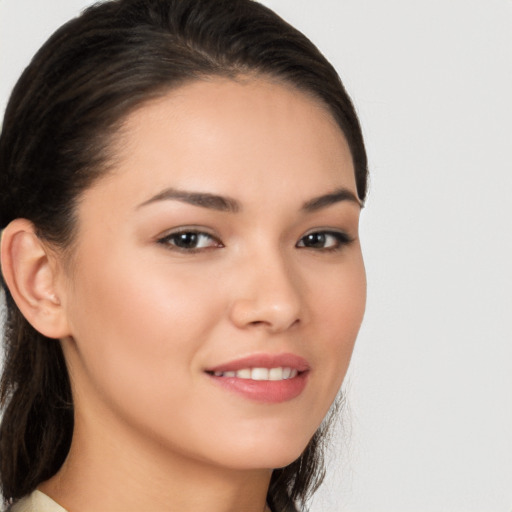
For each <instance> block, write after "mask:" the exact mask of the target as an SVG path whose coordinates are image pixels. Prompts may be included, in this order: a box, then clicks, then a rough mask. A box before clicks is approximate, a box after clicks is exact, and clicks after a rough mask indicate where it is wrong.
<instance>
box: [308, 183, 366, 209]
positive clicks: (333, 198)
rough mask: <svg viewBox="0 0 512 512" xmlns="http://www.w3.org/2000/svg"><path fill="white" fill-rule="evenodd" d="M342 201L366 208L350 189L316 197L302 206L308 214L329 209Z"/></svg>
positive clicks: (342, 189) (340, 189) (341, 189)
mask: <svg viewBox="0 0 512 512" xmlns="http://www.w3.org/2000/svg"><path fill="white" fill-rule="evenodd" d="M341 201H350V202H351V203H355V204H357V205H358V206H359V207H360V208H364V203H363V202H362V201H361V200H360V199H359V198H358V197H357V196H356V195H355V194H354V193H353V192H352V191H351V190H349V189H348V188H339V189H337V190H334V191H333V192H330V193H328V194H324V195H322V196H318V197H314V198H313V199H310V200H309V201H306V202H305V203H304V204H303V205H302V210H304V211H306V212H316V211H317V210H321V209H322V208H327V207H328V206H331V205H333V204H335V203H339V202H341Z"/></svg>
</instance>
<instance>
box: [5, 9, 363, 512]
mask: <svg viewBox="0 0 512 512" xmlns="http://www.w3.org/2000/svg"><path fill="white" fill-rule="evenodd" d="M248 75H249V76H253V75H254V76H263V77H268V78H269V79H274V80H278V81H279V82H281V83H283V84H285V85H289V86H291V87H293V88H295V89H297V90H300V91H303V92H304V93H306V94H308V95H310V96H312V97H314V98H316V99H317V100H319V101H320V102H321V103H323V104H324V105H325V106H326V107H327V109H328V111H329V112H330V113H331V114H332V116H333V118H334V119H335V121H336V122H337V124H338V126H339V127H340V129H341V131H342V132H343V134H344V136H345V138H346V140H347V142H348V145H349V148H350V151H351V155H352V159H353V163H354V169H355V179H356V185H357V192H358V195H359V197H360V199H362V200H364V198H365V195H366V188H367V159H366V153H365V148H364V143H363V138H362V134H361V128H360V125H359V121H358V118H357V115H356V113H355V110H354V107H353V105H352V102H351V100H350V98H349V97H348V95H347V93H346V91H345V89H344V87H343V85H342V82H341V80H340V78H339V76H338V74H337V73H336V71H335V70H334V68H333V67H332V65H331V64H330V63H329V62H328V61H327V60H326V59H325V57H324V56H323V55H322V54H321V53H320V52H319V51H318V49H317V48H316V47H315V46H314V45H313V44H312V43H311V42H310V41H309V40H308V39H307V38H306V37H305V36H304V35H303V34H302V33H300V32H299V31H297V30H296V29H295V28H293V27H292V26H290V25H289V24H288V23H286V22H285V21H283V20H282V19H281V18H280V17H279V16H277V15H276V14H275V13H274V12H272V11H271V10H270V9H268V8H266V7H264V6H262V5H261V4H259V3H257V2H254V1H252V0H109V1H106V2H103V3H99V4H96V5H94V6H92V7H90V8H88V9H86V10H85V11H84V12H83V13H82V14H81V15H80V16H79V17H77V18H75V19H73V20H71V21H69V22H68V23H66V24H65V25H63V26H62V27H61V28H60V29H59V30H57V31H56V32H55V34H54V35H53V36H52V37H51V38H50V39H49V40H48V41H47V42H46V43H45V44H44V46H43V47H42V48H41V49H40V50H39V51H38V53H37V54H36V55H35V57H34V58H33V60H32V62H31V63H30V65H29V66H28V67H27V68H26V70H25V71H24V73H23V74H22V76H21V78H20V79H19V81H18V83H17V84H16V86H15V88H14V90H13V92H12V95H11V98H10V100H9V104H8V106H7V109H6V113H5V118H4V124H3V130H2V133H1V136H0V229H3V228H4V227H5V226H6V225H7V224H8V223H9V222H10V221H12V220H13V219H16V218H25V219H28V220H30V221H31V222H32V223H33V225H34V227H35V229H36V233H37V235H38V236H39V237H40V238H41V239H44V240H46V241H47V242H49V243H51V244H54V245H55V246H56V247H58V248H62V249H66V248H69V247H71V245H72V242H73V238H74V235H75V232H76V218H75V216H76V213H75V210H76V204H77V201H78V199H79V198H80V194H81V193H82V192H83V191H84V190H86V189H87V188H88V187H90V186H91V185H92V184H93V183H94V182H95V180H96V179H98V178H99V177H101V176H102V175H103V174H105V173H107V172H108V170H109V161H110V160H111V153H112V149H111V148H112V144H113V140H114V137H115V135H116V133H118V132H119V129H120V127H121V125H122V123H123V121H124V120H125V119H126V117H127V116H128V115H129V114H130V113H132V112H133V111H134V110H135V109H137V108H140V107H141V106H142V105H143V104H144V103H146V102H148V101H150V100H152V99H155V98H158V97H161V96H162V95H164V94H166V93H168V92H169V91H170V90H172V89H175V88H177V87H179V86H181V85H184V84H186V83H188V82H191V81H194V80H199V79H201V78H207V77H216V76H218V77H228V78H232V79H236V78H237V77H240V76H248ZM2 286H3V289H4V293H5V302H6V313H5V322H4V344H5V363H4V371H3V375H2V378H1V381H0V404H1V406H2V408H3V419H2V423H1V426H0V480H1V490H2V493H3V496H4V499H5V500H7V501H9V502H13V501H15V500H17V499H19V498H21V497H23V496H24V495H26V494H28V493H30V492H32V491H33V490H34V489H35V488H36V487H37V486H38V485H39V484H40V483H41V482H43V481H45V480H47V479H48V478H50V477H52V476H53V475H54V474H55V473H56V472H57V471H58V470H59V468H60V466H61V465H62V463H63V462H64V460H65V458H66V456H67V453H68V451H69V447H70V443H71V438H72V433H73V400H72V393H71V387H70V382H69V376H68V372H67V369H66V363H65V360H64V356H63V353H62V350H61V347H60V344H59V343H58V342H57V341H56V340H54V339H50V338H47V337H45V336H43V335H42V334H40V333H39V332H37V331H36V330H35V329H34V328H33V327H32V326H31V325H30V324H29V323H28V322H27V321H26V320H25V318H24V317H23V316H22V314H21V312H20V311H19V309H18V308H17V306H16V304H15V302H14V300H13V299H12V296H11V295H10V293H9V290H8V288H7V286H6V284H5V282H4V281H3V280H2ZM324 442H325V434H324V432H323V430H322V429H319V430H318V431H317V433H316V434H315V435H314V437H313V438H312V439H311V441H310V442H309V444H308V445H307V447H306V449H305V450H304V452H303V454H302V455H301V456H300V458H299V459H297V460H296V461H295V462H293V463H292V464H290V465H289V466H286V467H284V468H280V469H276V470H274V471H273V474H272V479H271V484H270V488H269V491H268V496H267V499H268V503H269V505H270V506H271V507H272V509H273V510H274V511H277V510H279V511H282V512H286V511H297V510H300V508H301V507H305V502H306V500H307V499H308V498H309V497H310V496H311V494H312V493H313V492H314V491H315V490H316V488H317V487H318V486H319V485H320V483H321V481H322V479H323V475H324V468H323V462H322V460H323V459H322V445H323V443H324Z"/></svg>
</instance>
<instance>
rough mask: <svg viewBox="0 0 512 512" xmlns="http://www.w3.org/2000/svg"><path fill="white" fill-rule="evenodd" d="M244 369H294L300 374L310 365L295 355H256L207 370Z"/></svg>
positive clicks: (227, 370)
mask: <svg viewBox="0 0 512 512" xmlns="http://www.w3.org/2000/svg"><path fill="white" fill-rule="evenodd" d="M244 368H292V369H296V370H297V371H299V372H305V371H307V370H309V369H310V366H309V363H308V362H307V361H306V360H305V359H304V358H303V357H300V356H298V355H295V354H254V355H251V356H247V357H242V358H240V359H234V360H232V361H228V362H226V363H222V364H219V365H217V366H213V367H211V368H207V369H206V371H207V372H236V371H238V370H243V369H244Z"/></svg>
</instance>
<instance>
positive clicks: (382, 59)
mask: <svg viewBox="0 0 512 512" xmlns="http://www.w3.org/2000/svg"><path fill="white" fill-rule="evenodd" d="M89 3H91V2H88V1H86V0H45V1H43V0H0V110H1V111H3V109H4V107H5V103H6V101H7V96H8V94H9V91H10V89H11V87H12V86H13V84H14V81H15V80H16V78H17V76H18V75H19V73H20V72H21V70H22V68H23V67H24V66H25V65H26V64H27V62H28V60H29V58H30V57H31V55H32V54H33V53H34V51H35V50H36V49H37V48H38V47H39V46H40V44H42V42H43V41H44V40H45V39H46V38H47V36H48V35H49V34H50V33H51V31H53V30H54V29H55V28H56V27H57V26H58V25H59V24H61V23H62V22H64V21H65V20H67V19H68V18H70V17H71V16H73V15H75V14H76V13H78V11H79V10H80V9H81V8H82V7H83V6H85V5H87V4H89ZM265 3H267V4H268V5H269V6H270V7H272V8H274V9H275V10H276V11H277V12H278V13H280V14H281V15H283V16H284V17H285V18H286V19H288V20H289V21H290V22H291V23H292V24H294V25H296V26H297V27H298V28H300V29H301V30H303V31H304V32H305V33H306V34H307V35H308V36H309V37H310V38H311V39H312V40H313V41H315V43H316V44H317V45H318V46H319V47H320V49H321V50H322V51H323V52H324V53H325V54H326V55H327V57H328V58H329V59H331V60H332V62H333V63H334V64H335V66H336V67H337V69H338V71H339V73H340V75H341V77H342V79H343V80H344V82H345V84H346V86H347V88H348V90H349V92H350V93H351V94H352V96H353V98H354V101H355V103H356V106H357V109H358V111H359V113H360V116H361V121H362V124H363V127H364V132H365V136H366V142H367V146H368V153H369V158H370V166H371V174H372V179H371V188H370V195H369V200H368V204H367V208H366V210H365V212H364V214H363V221H362V235H363V239H364V240H363V242H364V249H365V257H366V263H367V271H368V282H369V295H368V307H367V315H366V319H365V322H364V324H363V328H362V331H361V334H360V337H359V341H358V346H357V348H356V351H355V354H354V358H353V363H352V367H351V370H350V374H349V376H348V379H347V381H346V393H347V395H348V401H349V406H350V407H349V408H347V409H346V410H345V412H344V414H343V415H342V422H343V424H344V427H343V432H342V436H340V438H339V439H338V441H337V443H336V444H337V445H338V446H337V451H336V452H333V453H332V454H331V458H332V459H333V461H334V463H333V464H332V466H331V469H330V473H329V478H328V480H327V483H326V484H325V486H324V487H323V488H322V490H321V491H320V492H319V494H318V497H317V498H316V500H315V502H314V504H313V509H312V510H313V511H314V512H339V511H341V510H343V511H348V512H423V511H424V512H442V511H448V512H473V511H474V512H510V511H511V510H512V234H511V224H512V1H511V0H386V1H383V0H316V1H313V0H267V1H266V2H265Z"/></svg>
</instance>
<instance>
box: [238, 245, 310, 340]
mask: <svg viewBox="0 0 512 512" xmlns="http://www.w3.org/2000/svg"><path fill="white" fill-rule="evenodd" d="M241 274H242V275H240V276H239V279H240V281H239V282H240V284H241V286H240V287H239V288H238V290H237V296H236V297H235V300H234V303H233V308H232V316H233V321H234V322H235V323H236V324H237V325H238V326H239V327H243V326H248V325H252V326H255V325H261V326H265V327H267V328H268V329H269V330H271V331H283V330H286V329H287V328H289V327H291V326H292V325H294V324H296V323H297V322H299V321H300V320H301V316H302V296H301V290H300V280H299V279H298V275H297V272H296V271H295V270H294V265H293V262H292V261H291V259H290V258H288V257H287V256H286V253H285V251H282V250H280V249H279V248H278V247H269V246H267V247H265V248H260V250H258V251H255V252H253V253H252V254H251V255H250V257H248V258H247V259H246V261H245V262H244V264H243V265H242V269H241Z"/></svg>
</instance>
